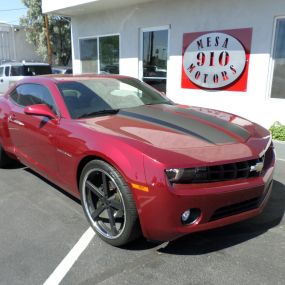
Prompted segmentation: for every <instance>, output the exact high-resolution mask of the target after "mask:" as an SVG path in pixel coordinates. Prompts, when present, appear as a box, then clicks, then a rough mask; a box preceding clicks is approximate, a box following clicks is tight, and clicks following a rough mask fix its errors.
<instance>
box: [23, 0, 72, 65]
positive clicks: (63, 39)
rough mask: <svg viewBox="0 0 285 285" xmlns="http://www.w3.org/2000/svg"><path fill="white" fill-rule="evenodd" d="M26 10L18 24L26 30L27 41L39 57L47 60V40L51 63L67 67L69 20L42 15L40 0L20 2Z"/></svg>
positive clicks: (69, 51) (69, 55) (69, 54)
mask: <svg viewBox="0 0 285 285" xmlns="http://www.w3.org/2000/svg"><path fill="white" fill-rule="evenodd" d="M22 2H23V3H24V5H25V6H26V7H27V8H28V10H27V14H26V16H24V17H22V18H21V19H20V24H21V25H23V26H24V27H25V29H26V35H27V40H28V42H29V43H31V44H33V45H34V46H35V48H36V51H37V53H38V55H39V56H40V57H42V58H43V59H44V60H47V59H48V40H49V42H50V49H51V52H52V62H53V63H54V64H56V65H67V64H68V63H69V61H70V58H71V37H70V19H69V18H65V17H60V16H50V15H49V16H47V17H46V18H47V19H46V20H48V31H47V30H46V22H45V16H44V15H43V13H42V1H41V0H22Z"/></svg>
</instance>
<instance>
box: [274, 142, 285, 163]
mask: <svg viewBox="0 0 285 285" xmlns="http://www.w3.org/2000/svg"><path fill="white" fill-rule="evenodd" d="M273 143H274V147H275V151H276V156H277V159H281V160H285V142H282V141H276V140H274V141H273Z"/></svg>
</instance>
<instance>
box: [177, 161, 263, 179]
mask: <svg viewBox="0 0 285 285" xmlns="http://www.w3.org/2000/svg"><path fill="white" fill-rule="evenodd" d="M263 160H264V157H262V158H258V159H253V160H248V161H241V162H236V163H228V164H223V165H214V166H204V167H197V168H195V175H193V169H191V168H188V169H185V170H184V174H183V179H181V181H180V183H209V182H218V181H226V180H233V179H239V178H249V177H257V176H259V175H260V171H258V170H256V169H255V166H256V165H257V164H258V163H262V162H263ZM190 177H191V178H190Z"/></svg>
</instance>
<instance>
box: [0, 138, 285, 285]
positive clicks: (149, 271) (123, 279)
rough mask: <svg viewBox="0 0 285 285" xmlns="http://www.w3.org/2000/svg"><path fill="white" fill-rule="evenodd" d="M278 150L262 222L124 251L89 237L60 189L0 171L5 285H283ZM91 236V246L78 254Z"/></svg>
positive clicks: (283, 176)
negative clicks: (84, 239)
mask: <svg viewBox="0 0 285 285" xmlns="http://www.w3.org/2000/svg"><path fill="white" fill-rule="evenodd" d="M276 149H277V152H278V161H277V167H276V172H275V181H274V186H273V193H272V196H271V198H270V201H269V203H268V205H267V207H266V209H265V211H264V212H263V214H262V215H260V216H259V217H256V218H254V219H252V220H248V221H246V222H242V223H239V224H234V225H231V226H228V227H224V228H221V229H216V230H213V231H208V232H203V233H197V234H193V235H189V236H186V237H183V238H181V239H179V240H176V241H174V242H170V243H162V244H159V245H157V244H156V245H155V244H152V243H148V242H146V241H145V240H144V239H140V240H138V241H136V242H134V243H133V244H131V245H129V246H128V247H126V248H123V249H122V248H114V247H111V246H109V245H107V244H105V243H104V242H102V241H101V240H100V239H99V238H98V237H96V236H94V237H93V235H91V236H90V233H91V232H90V231H88V228H89V225H88V223H87V221H86V219H85V217H84V214H83V211H82V209H81V206H80V203H79V202H78V201H76V200H73V199H72V198H71V197H69V196H68V195H66V194H65V193H64V192H62V191H61V190H60V189H59V188H57V187H55V186H54V185H52V184H50V183H47V181H45V180H44V179H43V178H41V177H40V176H38V175H36V174H35V173H34V172H32V171H31V170H30V169H28V168H25V167H23V166H19V167H15V168H12V169H1V170H0V211H1V214H0V228H1V235H0V284H9V285H10V284H44V283H45V282H46V283H45V284H57V283H58V281H56V280H61V279H62V281H61V284H195V285H198V284H259V285H260V284H284V280H285V266H284V265H285V228H284V224H285V222H284V220H285V218H284V211H285V144H284V145H282V144H278V145H277V146H276ZM154 218H157V217H155V213H154ZM84 233H85V235H86V234H89V238H90V240H91V241H90V243H89V241H88V242H87V243H85V246H83V247H82V246H81V248H80V249H79V247H76V246H75V245H76V244H77V243H78V241H79V240H82V236H83V235H84ZM85 238H86V236H85ZM75 247H76V248H77V249H76V250H77V251H76V252H74V251H73V250H74V248H75ZM76 254H77V256H76ZM74 256H76V257H74ZM77 257H78V259H77ZM69 258H71V259H72V258H74V261H75V260H76V259H77V260H76V262H75V263H73V262H71V263H70V262H69V260H70V259H69ZM68 262H69V263H68ZM58 266H59V267H58ZM61 266H62V267H61ZM60 274H61V277H58V276H59V275H60ZM56 278H58V279H56ZM47 280H48V281H47Z"/></svg>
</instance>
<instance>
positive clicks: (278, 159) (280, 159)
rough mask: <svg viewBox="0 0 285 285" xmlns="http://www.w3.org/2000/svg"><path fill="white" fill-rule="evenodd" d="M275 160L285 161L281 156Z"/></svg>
mask: <svg viewBox="0 0 285 285" xmlns="http://www.w3.org/2000/svg"><path fill="white" fill-rule="evenodd" d="M276 160H277V161H283V162H285V159H282V158H279V159H276Z"/></svg>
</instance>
